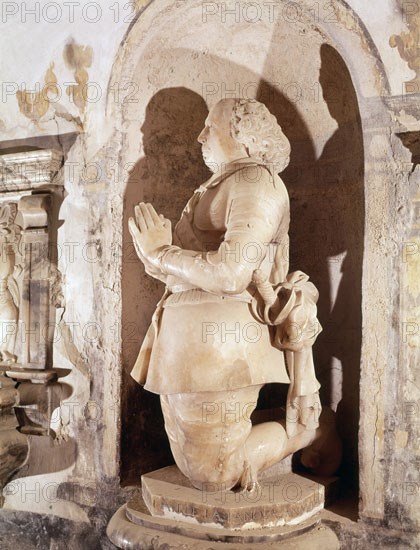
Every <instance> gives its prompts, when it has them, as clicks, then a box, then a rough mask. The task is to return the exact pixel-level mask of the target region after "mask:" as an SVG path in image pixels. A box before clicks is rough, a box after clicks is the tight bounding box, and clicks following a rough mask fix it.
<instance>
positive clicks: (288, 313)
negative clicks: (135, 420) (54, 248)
mask: <svg viewBox="0 0 420 550" xmlns="http://www.w3.org/2000/svg"><path fill="white" fill-rule="evenodd" d="M198 141H199V142H200V143H201V144H202V152H203V158H204V161H205V163H206V164H207V166H208V167H209V168H210V169H211V170H212V172H213V176H212V177H211V178H210V179H209V180H208V181H207V182H206V183H205V184H203V185H201V186H200V187H199V188H198V189H197V190H196V191H195V192H194V194H193V196H192V197H191V199H190V200H189V201H188V203H187V205H186V207H185V208H184V211H183V213H182V215H181V218H180V220H179V222H178V223H177V225H176V227H175V230H174V232H173V234H172V229H171V224H170V221H169V220H167V219H165V218H164V217H163V216H162V215H158V214H157V213H156V211H155V209H154V208H153V206H152V205H151V204H144V203H140V204H139V205H138V206H136V208H135V216H134V218H130V220H129V228H130V232H131V235H132V238H133V241H134V245H135V248H136V251H137V254H138V256H139V258H140V260H141V261H142V262H143V263H144V266H145V269H146V272H147V273H148V274H149V275H151V276H152V277H155V278H157V279H159V280H161V281H163V282H164V283H165V284H166V290H165V293H164V295H163V297H162V299H161V300H160V301H159V303H158V305H157V308H156V311H155V313H154V316H153V319H152V323H151V326H150V328H149V330H148V332H147V334H146V337H145V340H144V342H143V345H142V348H141V350H140V353H139V356H138V359H137V361H136V364H135V366H134V369H133V371H132V373H131V374H132V376H133V378H134V379H135V380H136V381H138V382H139V383H140V384H144V386H145V388H146V389H147V390H149V391H151V392H154V393H157V394H159V395H160V400H161V405H162V410H163V414H164V418H165V428H166V432H167V434H168V437H169V441H170V445H171V449H172V453H173V455H174V458H175V461H176V464H177V466H178V468H179V469H180V470H181V472H182V473H183V474H184V475H185V476H186V477H187V478H188V479H189V480H190V482H191V484H192V485H193V486H194V487H196V488H198V489H201V488H203V486H205V484H207V483H218V484H221V486H223V487H224V488H225V489H226V490H229V489H231V488H234V487H236V486H241V487H243V488H244V489H245V490H252V488H253V487H254V486H255V484H257V482H258V474H259V472H261V471H262V470H264V469H266V468H268V467H270V466H272V465H273V464H275V463H277V462H279V461H281V460H282V459H283V458H285V457H286V456H288V455H290V454H291V453H293V452H295V451H297V450H299V449H302V448H304V447H307V446H308V445H310V444H311V443H312V442H313V441H314V439H315V433H316V430H317V428H318V419H319V415H320V412H321V405H320V401H319V395H318V390H319V383H318V381H317V380H316V377H315V371H314V364H313V358H312V345H313V343H314V341H315V338H316V336H317V334H318V333H319V332H320V325H319V323H318V321H317V319H316V305H315V304H316V301H317V298H318V292H317V290H316V288H315V287H314V285H313V284H312V283H311V282H309V281H308V277H307V276H306V275H305V274H304V273H302V272H300V271H297V272H294V273H290V274H289V273H288V230H289V222H290V206H289V197H288V193H287V190H286V188H285V186H284V184H283V182H282V180H281V179H280V177H279V176H278V173H279V172H281V171H282V170H284V169H285V168H286V166H287V165H288V163H289V155H290V144H289V141H288V140H287V138H286V136H285V135H284V134H283V132H282V130H281V128H280V126H279V125H278V124H277V121H276V119H275V117H274V116H273V115H272V114H271V113H270V112H269V111H268V109H267V108H266V107H265V105H263V104H262V103H259V102H258V101H255V100H251V99H225V100H222V101H219V102H218V103H217V104H216V105H215V106H214V107H213V108H212V109H211V111H210V113H209V115H208V117H207V119H206V123H205V128H204V129H203V131H202V132H201V134H200V135H199V137H198ZM270 382H280V383H287V384H289V390H288V396H287V403H286V419H285V421H284V422H279V421H272V422H264V423H260V424H256V425H253V424H252V422H251V421H250V414H251V413H252V411H253V410H254V409H255V407H256V405H257V399H258V394H259V392H260V390H261V388H262V387H263V385H264V384H266V383H270Z"/></svg>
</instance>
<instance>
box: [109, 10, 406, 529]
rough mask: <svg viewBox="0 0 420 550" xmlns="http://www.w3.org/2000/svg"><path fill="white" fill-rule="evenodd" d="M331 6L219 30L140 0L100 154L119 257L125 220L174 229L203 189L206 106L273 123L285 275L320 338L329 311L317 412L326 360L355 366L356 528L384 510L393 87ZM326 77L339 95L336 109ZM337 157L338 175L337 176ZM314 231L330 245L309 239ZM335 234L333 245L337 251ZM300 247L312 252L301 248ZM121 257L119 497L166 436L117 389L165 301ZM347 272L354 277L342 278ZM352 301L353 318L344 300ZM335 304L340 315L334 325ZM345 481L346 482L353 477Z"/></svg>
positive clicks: (150, 404)
mask: <svg viewBox="0 0 420 550" xmlns="http://www.w3.org/2000/svg"><path fill="white" fill-rule="evenodd" d="M280 4H281V3H280ZM283 4H284V5H285V4H286V2H284V3H283ZM335 4H336V7H335V8H334V20H333V21H328V20H325V19H322V18H318V19H317V20H314V17H313V12H312V11H311V8H312V5H311V2H309V1H308V2H307V1H303V2H301V3H300V5H301V6H302V13H301V15H300V17H299V19H298V20H297V21H293V22H290V21H285V20H284V18H283V19H280V20H273V21H272V20H270V18H268V17H267V18H266V19H264V18H262V20H261V21H259V22H255V23H252V24H251V23H249V22H247V21H244V20H240V21H239V22H238V21H235V20H233V21H229V19H228V18H226V20H225V21H223V20H222V18H221V17H217V16H215V17H213V18H207V19H206V20H205V18H204V17H203V11H202V2H201V1H200V0H191V1H190V2H188V7H187V5H186V3H180V2H176V1H175V0H154V1H153V2H151V3H150V4H149V5H148V6H147V8H146V9H144V10H143V11H142V12H141V13H140V14H139V16H138V18H137V19H136V20H135V21H134V22H133V24H132V25H131V27H130V29H129V31H128V33H127V35H126V37H125V38H124V40H123V42H122V44H121V47H120V50H119V52H118V55H117V58H116V60H115V63H114V66H113V69H112V74H111V79H110V82H109V89H108V99H107V116H110V117H112V118H113V120H114V121H115V124H114V127H115V132H114V135H112V136H111V138H110V139H109V143H108V149H109V150H110V151H111V152H112V154H113V155H115V156H116V157H117V158H118V159H119V162H120V164H121V165H122V166H123V167H130V170H129V174H128V177H127V178H126V180H125V181H123V182H121V181H115V182H111V183H110V185H111V190H112V191H111V194H113V195H114V196H115V198H116V199H121V197H122V196H123V197H124V198H123V201H122V204H121V207H120V208H116V209H115V210H114V213H113V215H114V217H115V221H116V223H118V220H117V216H121V218H122V227H121V235H120V237H121V239H122V240H121V242H120V246H122V248H123V251H128V250H129V242H130V237H129V234H128V230H127V219H128V217H129V215H131V209H132V207H133V205H134V204H135V203H137V202H138V201H140V200H146V201H151V202H153V203H154V204H155V205H156V207H157V209H158V210H161V211H162V212H164V213H165V215H167V216H168V217H170V218H172V219H173V220H174V221H175V220H176V219H177V218H178V216H179V214H180V210H181V208H182V206H183V205H184V203H185V202H186V200H187V198H188V197H189V195H190V194H191V191H192V189H194V188H195V187H197V185H199V184H200V183H202V182H203V181H205V179H206V178H207V177H208V174H207V173H206V170H205V168H204V166H203V164H202V161H201V159H200V154H199V148H198V144H196V142H195V137H196V136H197V135H198V132H199V130H200V126H201V124H202V122H203V121H204V119H205V116H206V114H207V104H208V105H209V106H211V105H212V104H213V103H214V102H216V101H217V100H218V99H220V97H226V96H227V95H228V94H229V93H232V94H235V95H241V94H243V95H248V96H250V97H252V96H253V97H257V99H260V100H261V101H263V102H265V103H266V104H267V106H268V107H269V108H270V109H271V110H272V111H273V113H274V114H275V115H276V116H277V117H278V120H279V122H280V124H281V125H282V127H283V129H284V130H285V132H286V134H287V136H288V137H289V139H290V141H291V143H292V162H291V166H290V168H289V169H288V170H287V172H285V173H284V180H285V182H286V185H287V187H288V190H289V193H290V196H291V202H292V216H293V218H292V223H293V226H292V230H291V239H292V248H293V243H295V250H296V251H295V252H293V250H292V255H291V260H292V267H296V268H300V269H303V270H306V271H307V272H308V273H309V274H310V276H311V278H312V279H313V280H314V282H315V283H316V284H317V286H319V287H320V291H321V295H323V296H324V298H323V300H324V303H323V304H321V312H322V315H321V322H324V323H325V320H324V319H327V325H328V319H329V320H330V319H331V313H334V315H332V319H333V325H334V324H335V325H336V326H333V327H332V328H333V329H335V330H333V331H332V332H331V331H330V330H329V328H328V326H325V330H324V335H325V334H326V335H327V336H328V335H329V336H331V335H333V336H334V337H335V338H336V341H335V342H334V341H333V342H331V341H330V342H328V341H326V340H325V338H324V341H323V340H322V339H320V342H319V344H318V347H317V351H316V353H317V358H318V361H320V362H321V363H322V364H324V365H327V367H328V365H329V367H330V368H329V370H328V368H326V369H325V372H324V373H322V372H321V373H319V372H318V375H320V374H321V376H320V378H321V383H323V387H324V388H325V392H326V393H327V394H328V395H327V397H328V399H331V400H332V402H334V399H335V402H337V401H338V398H337V396H335V397H334V391H337V387H338V386H337V385H335V386H334V384H336V382H335V381H334V380H333V378H332V376H333V374H334V375H335V376H339V371H340V369H339V368H337V360H338V361H339V362H340V361H341V365H343V357H344V356H345V355H346V353H350V352H351V350H353V351H354V347H358V354H359V357H360V364H357V365H355V364H354V363H355V357H356V356H355V354H353V356H352V363H349V365H348V367H347V369H348V372H347V374H346V376H347V379H345V377H344V375H342V376H343V382H342V384H343V385H346V384H347V386H348V388H347V386H346V391H350V390H351V391H352V392H353V393H351V391H350V393H348V397H347V401H348V403H347V405H348V406H349V407H350V408H349V409H345V410H344V415H345V414H346V413H347V412H349V413H350V417H348V418H350V419H351V420H350V424H351V426H350V428H351V429H350V433H349V434H347V435H346V438H347V439H346V444H347V449H348V452H349V453H351V454H352V457H353V458H355V457H356V455H357V454H358V457H359V465H360V471H359V473H358V476H359V486H360V497H361V499H360V508H359V511H360V515H362V516H368V517H374V518H379V519H380V518H382V517H383V512H384V491H383V486H384V473H383V458H384V454H385V441H384V435H383V424H384V394H383V392H384V384H383V382H384V381H385V369H386V366H387V362H388V360H389V358H392V357H395V355H396V353H397V352H396V339H397V337H396V334H395V331H393V329H392V327H391V325H390V322H389V324H387V323H384V322H383V319H387V318H392V312H393V311H394V308H395V307H396V304H395V303H394V302H393V301H390V300H389V296H392V295H393V283H392V277H391V273H392V269H393V260H392V258H390V257H389V255H388V254H387V253H386V252H387V251H386V245H385V244H384V243H383V242H382V243H381V242H380V241H378V235H380V232H381V230H382V229H385V228H387V229H388V228H389V225H392V224H394V223H395V222H394V219H393V217H392V212H391V207H390V205H391V204H392V200H390V197H389V189H390V188H391V187H390V186H388V185H387V178H388V179H389V178H390V176H389V175H387V174H386V173H385V174H382V175H381V176H382V184H381V185H378V183H377V181H378V180H377V177H376V173H375V168H376V167H377V165H378V163H380V162H381V158H380V156H381V154H382V155H383V158H384V159H385V157H386V155H387V152H388V149H387V148H389V139H390V138H389V132H388V131H387V127H388V126H389V115H388V112H387V110H386V108H385V106H384V104H383V103H382V102H381V101H371V100H370V98H376V97H378V96H380V97H386V96H387V95H388V94H389V86H388V83H387V79H386V75H385V73H384V70H383V67H382V63H381V60H380V58H379V55H378V52H377V50H376V48H375V46H374V44H373V42H372V40H371V39H370V37H369V35H368V33H367V31H366V29H365V28H364V26H363V25H362V23H361V22H360V21H359V20H358V18H357V16H356V15H355V13H354V12H353V11H352V10H351V9H350V8H349V7H348V6H347V4H346V3H345V2H336V3H335ZM226 36H229V38H230V40H229V41H228V43H227V41H226ZM244 44H246V47H244ZM337 75H340V79H342V78H344V79H346V82H347V83H348V85H347V86H345V98H344V99H345V103H344V105H343V97H344V96H340V93H342V90H341V92H340V83H341V84H342V80H340V79H338V78H337ZM329 84H332V86H329ZM334 85H336V86H338V90H337V88H336V90H335V91H334ZM116 90H118V94H117V96H118V98H117V99H118V100H116ZM244 91H246V94H244ZM293 94H295V95H293ZM328 94H330V95H329V97H328ZM335 94H338V101H335V100H336V99H337V98H336V97H334V95H335ZM334 136H335V137H334ZM352 138H353V139H352ZM378 140H379V141H380V142H381V143H383V144H384V146H383V147H382V150H383V153H381V154H379V158H378V152H377V150H376V152H375V159H374V160H375V162H372V148H371V143H372V142H373V141H376V142H377V141H378ZM348 147H350V150H349V151H348V150H346V148H348ZM343 152H344V153H343ZM346 155H347V156H346ZM343 156H344V157H345V162H344V166H343V163H341V164H340V163H338V162H337V158H341V159H342V158H343ZM337 170H338V172H337ZM337 178H338V179H339V180H340V181H341V183H342V185H343V186H344V187H341V188H340V189H339V190H337V189H335V188H334V185H335V183H334V182H335V180H337ZM389 183H390V182H389ZM334 189H335V190H334ZM340 190H345V191H346V193H347V195H346V196H345V197H347V198H349V197H350V198H349V201H350V202H348V201H347V202H346V201H345V200H343V194H340V192H339V191H340ZM331 199H332V200H331ZM314 204H315V206H314ZM322 205H323V206H324V209H325V210H326V211H327V214H326V213H325V211H323V210H322ZM335 207H336V209H337V210H336V211H335V214H334V208H335ZM337 211H338V212H339V213H340V214H339V215H337ZM334 215H335V217H334ZM317 216H320V217H317ZM331 216H332V217H331ZM343 218H344V220H345V223H344V224H343V221H342V220H343ZM302 220H303V221H302ZM352 221H353V222H354V223H352ZM120 223H121V219H120ZM334 224H338V226H337V225H334ZM325 227H327V231H326V237H327V243H328V239H330V240H331V242H329V244H326V241H325V236H323V235H322V232H321V233H320V231H321V230H324V229H323V228H325ZM340 231H344V233H343V235H344V242H341V241H340V239H339V238H338V235H339V234H340ZM305 235H306V239H305V238H304V237H305ZM308 236H310V238H311V239H313V240H312V241H311V240H309V245H311V246H309V245H308ZM315 237H317V239H315ZM314 239H315V240H317V242H318V248H317V247H316V246H315V244H314V243H315V240H314ZM299 243H306V244H305V246H306V248H307V249H306V250H299V251H297V250H298V244H299ZM319 243H321V245H319ZM349 243H350V245H349ZM346 244H347V248H346ZM319 246H321V252H320V251H319ZM328 246H330V248H328ZM348 246H350V249H351V250H350V254H349V253H348V252H349V248H348ZM346 252H347V253H346ZM317 254H320V255H321V258H319V257H318V256H317ZM129 256H131V252H123V258H122V281H121V293H122V294H121V295H122V325H121V326H122V332H123V334H122V339H121V341H122V346H121V356H122V366H123V368H122V379H121V423H122V430H121V431H122V439H121V445H120V464H121V479H122V482H123V483H124V482H125V483H129V482H130V481H132V480H133V479H138V475H139V474H140V473H143V472H144V471H147V470H151V469H155V468H157V467H159V466H163V465H165V464H166V463H167V461H168V460H169V456H170V455H169V449H168V447H165V436H164V435H163V437H161V436H160V435H156V434H160V433H162V434H164V432H163V424H162V421H161V418H160V417H159V404H158V399H157V398H155V396H152V395H150V394H147V393H146V392H144V391H143V390H142V389H141V388H140V387H138V386H136V385H135V384H134V382H132V381H131V380H130V377H129V371H130V370H131V366H132V364H133V363H134V360H135V357H136V354H137V352H138V349H139V347H140V344H141V341H142V339H143V337H144V334H145V332H146V330H147V326H148V324H149V321H150V317H151V314H152V312H153V309H154V305H155V304H156V302H157V300H158V297H159V296H160V294H161V292H162V288H160V287H159V284H158V283H155V282H154V281H151V280H150V279H149V278H147V277H146V276H145V275H144V273H143V271H142V267H141V266H140V264H139V262H135V261H131V260H130V259H129ZM354 262H356V268H352V266H354ZM294 264H295V265H294ZM320 265H321V267H320ZM349 274H350V275H349ZM326 276H328V277H329V282H328V284H326V283H325V277H326ZM343 285H344V286H343ZM346 290H347V294H346ZM353 290H355V291H356V298H357V300H356V302H357V303H356V306H355V305H354V303H349V302H348V301H347V302H346V299H345V298H346V296H348V293H349V292H350V293H351V292H352V291H353ZM357 293H359V294H358V295H357ZM337 300H338V301H339V304H340V308H338V309H337V308H336V310H335V311H334V306H335V305H336V304H337ZM347 307H351V308H353V309H354V311H353V313H352V315H353V317H352V323H353V322H354V326H353V325H352V324H351V323H350V326H346V325H345V323H344V324H343V316H344V317H345V314H346V308H347ZM328 316H330V317H328ZM340 323H341V324H340ZM368 327H369V329H368ZM124 331H126V332H124ZM348 335H350V336H348ZM346 337H349V338H350V340H351V342H350V345H349V346H348V349H347V351H346V349H344V350H343V346H342V345H341V344H340V342H342V339H343V338H346ZM321 344H322V345H323V346H327V348H328V351H327V353H326V355H327V357H325V356H324V355H325V354H323V351H322V350H321V351H319V349H320V345H321ZM349 350H350V351H349ZM350 354H351V353H350ZM331 357H334V358H335V360H336V363H335V366H334V362H331V361H330V360H331ZM348 359H349V358H348V357H346V358H345V361H348ZM329 361H330V362H329ZM334 369H335V371H337V372H335V371H334ZM337 373H338V374H337ZM323 377H324V378H325V380H326V381H325V380H324V379H323ZM359 379H360V406H358V404H356V405H354V402H353V409H352V408H351V405H350V403H351V402H352V398H353V397H354V398H355V399H356V401H357V396H358V394H359V388H358V385H359ZM328 384H329V386H328ZM372 384H375V394H374V395H373V396H372V390H371V385H372ZM334 388H335V389H334ZM343 395H344V394H343ZM324 400H325V395H324ZM359 413H360V414H359ZM359 416H360V429H359V433H358V434H357V423H358V422H359ZM352 445H353V448H352ZM353 458H352V460H353ZM350 462H351V461H350ZM349 468H350V471H352V472H353V473H356V470H355V469H354V464H353V465H352V464H350V466H349ZM352 468H353V470H352Z"/></svg>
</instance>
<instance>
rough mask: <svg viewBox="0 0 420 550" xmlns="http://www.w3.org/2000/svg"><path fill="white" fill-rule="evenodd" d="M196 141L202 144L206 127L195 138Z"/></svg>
mask: <svg viewBox="0 0 420 550" xmlns="http://www.w3.org/2000/svg"><path fill="white" fill-rule="evenodd" d="M197 141H198V142H199V143H201V144H203V143H204V142H205V141H206V128H204V129H203V130H202V131H201V133H200V135H199V136H198V138H197Z"/></svg>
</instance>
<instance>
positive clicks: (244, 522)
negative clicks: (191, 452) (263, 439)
mask: <svg viewBox="0 0 420 550" xmlns="http://www.w3.org/2000/svg"><path fill="white" fill-rule="evenodd" d="M206 489H207V490H206V491H199V490H198V489H195V488H194V487H192V486H191V484H190V483H189V481H188V479H187V478H186V477H185V476H183V475H182V474H181V473H180V471H179V470H178V468H177V467H176V466H169V467H167V468H163V469H161V470H157V471H155V472H151V473H150V474H146V475H143V476H142V490H141V491H140V489H139V491H138V494H137V495H136V496H135V497H134V498H132V499H131V500H130V501H129V502H128V503H127V504H126V505H124V506H122V507H121V508H120V509H119V510H118V511H117V512H116V514H114V516H113V517H112V519H111V521H110V523H109V525H108V529H107V534H108V536H109V538H110V539H111V541H112V542H113V543H114V544H115V545H116V546H117V547H119V548H130V549H140V548H152V547H153V548H155V547H156V548H160V545H164V544H170V546H169V547H172V545H174V544H175V543H176V544H179V545H180V547H182V546H181V545H185V547H186V548H192V547H193V548H197V549H204V548H218V547H219V545H220V547H225V545H226V544H231V545H232V546H233V547H238V545H243V544H252V545H253V546H254V545H256V546H257V547H258V546H259V545H262V546H263V545H267V543H270V544H271V543H272V544H273V546H274V545H275V543H279V542H280V541H286V540H288V539H291V538H292V537H300V536H302V535H303V534H305V533H307V532H308V531H311V540H312V538H313V536H316V535H317V533H318V529H319V527H320V512H321V511H322V509H323V506H324V485H322V484H319V483H317V482H316V481H313V480H310V479H306V478H304V477H301V476H299V475H296V474H294V473H287V474H284V475H281V476H273V477H268V478H265V479H264V480H262V481H261V483H260V488H258V489H256V490H255V491H254V492H253V493H244V492H242V491H240V490H235V491H223V489H222V488H221V487H217V486H216V485H215V484H209V485H208V487H207V488H206ZM322 529H323V534H325V533H326V532H327V529H326V528H324V527H323V528H322ZM153 541H155V542H153ZM156 541H157V542H156ZM154 544H156V546H153V545H154ZM329 548H338V546H337V545H336V539H335V537H334V535H333V534H332V533H331V541H330V542H329V543H328V544H326V545H325V550H327V549H329Z"/></svg>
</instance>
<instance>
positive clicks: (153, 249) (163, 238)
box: [128, 202, 172, 276]
mask: <svg viewBox="0 0 420 550" xmlns="http://www.w3.org/2000/svg"><path fill="white" fill-rule="evenodd" d="M134 216H135V219H134V218H130V219H129V220H128V229H129V231H130V234H131V236H132V238H133V243H134V247H135V249H136V252H137V255H138V257H139V258H140V260H141V261H142V262H143V264H144V265H145V268H146V271H147V272H148V273H149V274H150V275H154V276H156V273H155V270H159V271H160V256H161V254H162V252H164V251H165V250H166V247H168V246H170V245H171V244H172V226H171V222H170V220H168V219H167V218H165V217H164V216H162V215H159V214H158V213H157V212H156V210H155V209H154V208H153V206H152V205H151V204H146V203H144V202H141V203H140V204H139V205H138V206H136V207H135V208H134Z"/></svg>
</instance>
